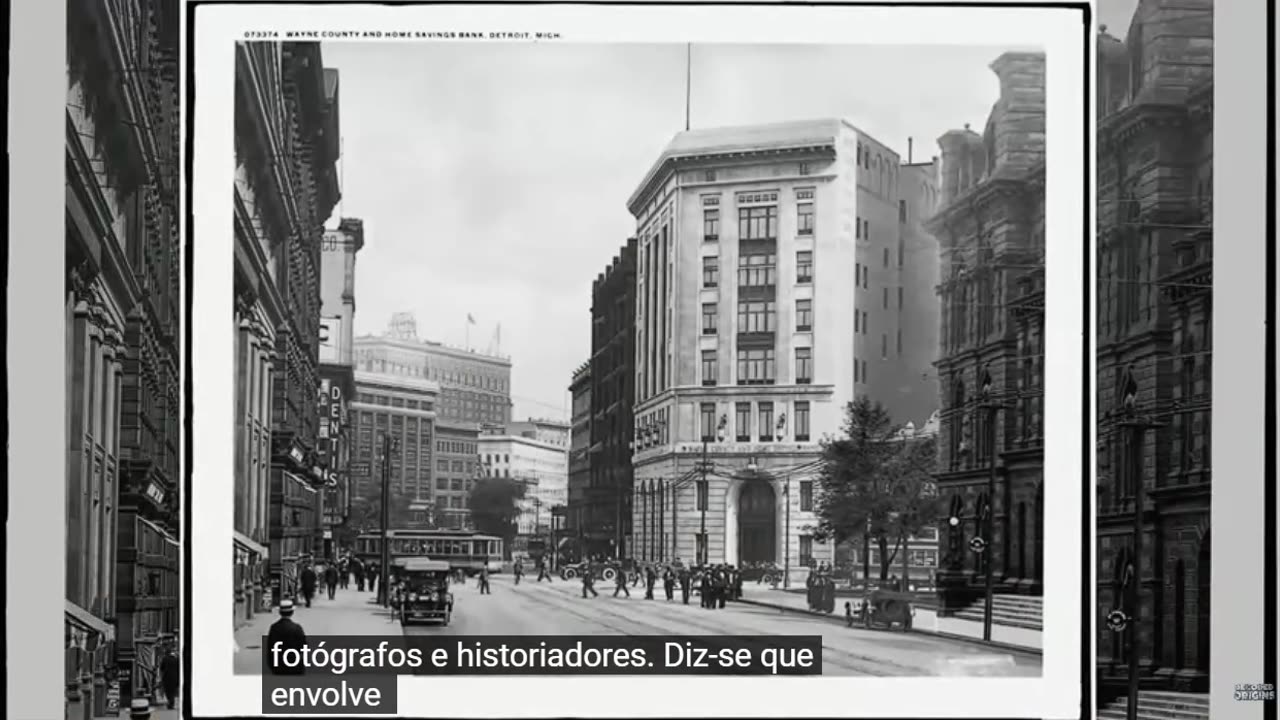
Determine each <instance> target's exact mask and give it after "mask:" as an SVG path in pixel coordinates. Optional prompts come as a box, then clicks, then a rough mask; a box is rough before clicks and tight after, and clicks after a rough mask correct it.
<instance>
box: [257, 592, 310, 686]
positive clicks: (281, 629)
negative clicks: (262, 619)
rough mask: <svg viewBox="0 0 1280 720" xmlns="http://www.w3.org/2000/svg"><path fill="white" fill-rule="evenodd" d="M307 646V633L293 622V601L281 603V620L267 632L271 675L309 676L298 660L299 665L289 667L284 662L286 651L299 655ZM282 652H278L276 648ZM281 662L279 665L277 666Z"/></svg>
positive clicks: (282, 601)
mask: <svg viewBox="0 0 1280 720" xmlns="http://www.w3.org/2000/svg"><path fill="white" fill-rule="evenodd" d="M306 646H307V633H306V632H304V631H303V629H302V626H301V625H299V624H298V623H296V622H294V621H293V601H292V600H281V601H280V619H279V620H276V621H275V622H274V623H272V624H271V629H270V630H268V631H267V657H269V658H271V667H270V670H271V674H272V675H305V674H307V669H306V666H304V665H303V664H302V662H301V658H299V659H298V662H297V664H295V665H288V664H285V663H284V662H281V661H283V660H284V659H285V658H284V655H285V652H284V651H286V650H294V651H296V652H297V653H298V654H301V653H302V650H303V648H305V647H306ZM277 647H278V648H279V649H280V652H276V648H277ZM277 662H279V664H277Z"/></svg>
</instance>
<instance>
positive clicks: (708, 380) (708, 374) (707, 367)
mask: <svg viewBox="0 0 1280 720" xmlns="http://www.w3.org/2000/svg"><path fill="white" fill-rule="evenodd" d="M718 367H719V366H718V364H717V363H716V351H715V350H703V351H702V384H703V385H715V384H716V380H717V375H719V371H718Z"/></svg>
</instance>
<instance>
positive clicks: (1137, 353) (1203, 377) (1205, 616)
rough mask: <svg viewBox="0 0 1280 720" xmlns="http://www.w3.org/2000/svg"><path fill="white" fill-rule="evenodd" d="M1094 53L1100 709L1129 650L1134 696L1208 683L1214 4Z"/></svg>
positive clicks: (1197, 2)
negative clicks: (1115, 624) (1125, 626)
mask: <svg viewBox="0 0 1280 720" xmlns="http://www.w3.org/2000/svg"><path fill="white" fill-rule="evenodd" d="M1097 51H1098V73H1099V83H1098V93H1099V99H1098V109H1099V115H1100V117H1099V125H1098V285H1097V287H1098V303H1097V313H1098V315H1097V325H1098V347H1097V353H1098V383H1097V403H1098V423H1099V425H1098V437H1097V443H1098V468H1097V473H1098V475H1097V503H1098V508H1097V512H1098V526H1097V532H1098V548H1097V558H1098V560H1097V573H1098V575H1097V583H1098V614H1099V617H1104V616H1105V615H1106V614H1107V613H1109V612H1111V611H1112V610H1117V609H1120V610H1125V611H1126V612H1128V613H1130V615H1131V616H1133V615H1135V614H1136V622H1134V623H1133V630H1132V631H1130V632H1126V633H1116V632H1113V631H1111V630H1110V629H1108V628H1107V627H1106V626H1105V624H1102V623H1099V626H1098V631H1097V632H1098V639H1097V643H1098V644H1097V651H1098V658H1097V668H1098V675H1099V677H1098V682H1099V685H1098V687H1099V701H1100V702H1101V703H1106V702H1108V701H1109V700H1110V699H1111V698H1113V697H1115V696H1116V695H1117V694H1119V693H1122V692H1123V689H1124V685H1125V682H1126V681H1127V678H1128V658H1129V653H1130V652H1137V653H1138V658H1139V668H1140V672H1141V676H1142V681H1141V682H1142V685H1143V687H1161V688H1164V689H1181V690H1193V691H1205V690H1207V684H1208V679H1209V636H1210V631H1209V595H1210V591H1209V572H1210V570H1209V565H1210V546H1209V535H1210V534H1209V518H1210V515H1209V513H1210V495H1211V483H1210V480H1211V474H1210V467H1211V461H1212V457H1211V454H1210V429H1211V428H1210V418H1211V397H1212V395H1211V378H1212V375H1211V368H1212V357H1213V356H1212V351H1213V345H1212V340H1213V305H1212V300H1213V297H1212V284H1213V3H1212V2H1211V0H1178V2H1172V1H1171V0H1141V2H1139V3H1138V7H1137V9H1136V10H1135V12H1134V15H1133V20H1132V22H1131V24H1130V26H1129V30H1128V33H1127V35H1126V36H1125V39H1124V41H1121V40H1119V39H1117V38H1115V37H1112V36H1111V35H1109V34H1107V33H1106V32H1105V29H1104V31H1103V33H1102V34H1101V35H1100V36H1099V37H1098V45H1097ZM1139 498H1141V504H1140V507H1139V506H1138V500H1139ZM1135 512H1136V513H1139V517H1138V518H1137V520H1138V522H1135ZM1139 529H1140V533H1141V534H1140V535H1138V534H1136V531H1139ZM1138 537H1140V538H1141V542H1140V543H1139V544H1138V548H1139V552H1138V553H1137V555H1136V557H1135V554H1134V552H1133V550H1134V547H1135V546H1134V540H1135V538H1138ZM1135 561H1136V562H1135ZM1135 571H1136V572H1135ZM1135 593H1136V596H1135ZM1135 600H1136V602H1135Z"/></svg>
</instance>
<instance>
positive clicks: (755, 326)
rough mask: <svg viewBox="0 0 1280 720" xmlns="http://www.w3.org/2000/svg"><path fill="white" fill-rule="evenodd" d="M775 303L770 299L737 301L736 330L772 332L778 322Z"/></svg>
mask: <svg viewBox="0 0 1280 720" xmlns="http://www.w3.org/2000/svg"><path fill="white" fill-rule="evenodd" d="M777 305H778V304H777V303H775V302H774V301H772V300H760V301H756V302H740V303H738V332H740V333H756V332H774V331H775V330H776V329H777V324H778V317H777V315H778V313H777Z"/></svg>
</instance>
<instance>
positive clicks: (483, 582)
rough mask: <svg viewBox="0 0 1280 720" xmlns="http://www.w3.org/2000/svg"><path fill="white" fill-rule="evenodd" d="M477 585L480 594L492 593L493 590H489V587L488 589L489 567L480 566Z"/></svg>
mask: <svg viewBox="0 0 1280 720" xmlns="http://www.w3.org/2000/svg"><path fill="white" fill-rule="evenodd" d="M479 586H480V594H481V595H492V594H493V592H492V591H490V589H489V568H487V567H482V568H480V584H479Z"/></svg>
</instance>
